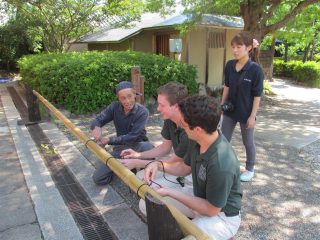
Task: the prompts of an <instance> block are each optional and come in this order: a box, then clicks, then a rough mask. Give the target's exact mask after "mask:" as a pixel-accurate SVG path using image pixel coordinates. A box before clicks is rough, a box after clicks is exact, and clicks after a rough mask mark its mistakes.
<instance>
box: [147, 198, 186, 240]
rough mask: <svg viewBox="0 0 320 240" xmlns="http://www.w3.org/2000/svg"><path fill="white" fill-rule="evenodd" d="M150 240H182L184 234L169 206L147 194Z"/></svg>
mask: <svg viewBox="0 0 320 240" xmlns="http://www.w3.org/2000/svg"><path fill="white" fill-rule="evenodd" d="M145 201H146V210H147V222H148V233H149V240H178V239H179V240H180V239H182V238H183V233H182V231H181V229H180V227H179V225H178V223H177V221H176V220H175V219H174V218H173V216H172V214H171V212H170V210H169V209H168V208H167V206H166V205H165V204H164V203H163V202H161V201H159V200H157V199H155V198H154V197H152V195H151V194H149V193H147V194H146V196H145Z"/></svg>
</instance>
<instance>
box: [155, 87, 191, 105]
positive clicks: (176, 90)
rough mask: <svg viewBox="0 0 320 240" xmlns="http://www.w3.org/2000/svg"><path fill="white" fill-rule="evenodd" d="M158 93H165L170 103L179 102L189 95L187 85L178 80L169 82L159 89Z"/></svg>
mask: <svg viewBox="0 0 320 240" xmlns="http://www.w3.org/2000/svg"><path fill="white" fill-rule="evenodd" d="M157 93H158V95H165V96H166V97H167V98H168V101H169V103H170V105H173V104H176V103H179V102H180V101H181V100H182V99H184V98H185V97H187V96H188V89H187V87H186V86H185V85H183V84H182V83H178V82H169V83H167V84H165V85H163V86H161V87H159V88H158V90H157Z"/></svg>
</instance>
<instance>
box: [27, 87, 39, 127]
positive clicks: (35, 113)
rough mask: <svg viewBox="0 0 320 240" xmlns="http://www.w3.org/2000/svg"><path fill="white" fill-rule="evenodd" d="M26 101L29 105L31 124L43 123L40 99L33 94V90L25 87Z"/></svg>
mask: <svg viewBox="0 0 320 240" xmlns="http://www.w3.org/2000/svg"><path fill="white" fill-rule="evenodd" d="M25 89H26V100H27V105H28V120H29V124H30V123H37V122H40V121H41V115H40V108H39V102H38V98H37V97H36V96H35V95H34V94H33V92H32V88H31V87H29V86H25Z"/></svg>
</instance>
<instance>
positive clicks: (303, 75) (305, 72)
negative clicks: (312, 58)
mask: <svg viewBox="0 0 320 240" xmlns="http://www.w3.org/2000/svg"><path fill="white" fill-rule="evenodd" d="M292 75H293V78H294V79H295V80H297V81H298V82H301V83H306V84H307V85H308V86H316V85H317V84H316V82H317V81H319V80H320V66H319V64H317V63H316V62H305V63H304V64H298V65H296V67H295V68H294V70H293V73H292Z"/></svg>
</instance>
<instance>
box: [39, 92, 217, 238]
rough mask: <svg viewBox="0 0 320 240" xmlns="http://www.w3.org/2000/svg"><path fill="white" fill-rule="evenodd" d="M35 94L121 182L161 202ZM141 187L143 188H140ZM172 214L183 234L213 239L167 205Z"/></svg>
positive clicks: (146, 186) (133, 175) (154, 193)
mask: <svg viewBox="0 0 320 240" xmlns="http://www.w3.org/2000/svg"><path fill="white" fill-rule="evenodd" d="M33 94H34V95H35V96H37V98H38V99H39V100H40V101H41V102H42V103H43V104H44V105H45V106H46V107H47V108H48V109H49V110H50V111H51V112H52V113H54V115H55V116H56V117H57V118H58V119H59V120H61V121H62V122H63V123H64V124H65V126H66V127H67V128H68V129H69V130H70V131H71V132H72V133H73V134H74V135H75V136H76V137H78V138H79V140H80V141H81V142H83V143H85V144H86V146H87V147H88V149H90V150H91V151H92V152H93V153H94V154H95V155H96V156H97V157H98V158H99V159H100V160H101V161H102V162H104V163H107V165H108V167H110V168H111V170H112V171H113V172H114V173H115V174H116V175H117V176H118V177H120V178H121V180H122V181H123V182H124V183H125V184H127V185H128V186H129V187H130V188H131V189H132V191H134V192H137V190H138V188H140V189H139V192H138V194H139V196H140V197H141V198H143V199H144V198H145V193H147V192H148V193H150V194H151V195H152V196H153V197H154V198H156V199H159V200H160V201H161V199H162V197H161V196H160V195H159V194H157V193H156V192H155V191H154V190H153V189H152V188H150V187H149V186H148V185H143V186H142V184H143V182H142V181H140V180H139V179H138V178H137V177H136V176H135V174H133V173H132V172H131V171H130V170H129V169H128V168H126V167H125V166H123V165H122V164H121V163H120V162H119V161H118V160H117V159H115V158H114V157H112V156H111V155H110V154H109V153H108V152H107V151H105V150H104V149H103V148H101V147H100V146H99V145H98V144H96V143H95V142H94V141H92V140H91V139H90V138H88V137H87V136H86V135H85V134H84V133H82V132H81V130H80V129H79V128H77V127H76V126H75V125H74V124H73V123H72V122H71V121H70V120H69V119H68V118H66V117H65V116H64V115H63V114H62V113H61V112H60V111H59V110H58V109H56V108H55V107H54V106H53V105H52V104H51V103H50V102H48V101H47V100H46V99H45V98H44V97H43V96H41V95H40V94H39V93H38V92H36V91H35V90H33ZM140 186H141V187H140ZM165 205H166V206H167V207H168V208H169V210H170V211H171V213H172V216H173V217H174V218H175V219H176V221H177V222H178V224H179V226H180V228H181V230H182V232H183V233H184V235H185V236H187V235H192V236H194V237H195V238H196V239H198V240H205V239H211V238H209V236H208V235H207V234H205V233H204V232H203V231H202V230H201V229H200V228H198V227H197V226H196V225H194V224H193V223H192V222H191V221H190V220H189V219H188V218H187V217H186V216H184V215H183V214H182V213H181V212H179V211H178V210H177V209H176V208H175V207H173V206H172V205H170V204H167V203H165Z"/></svg>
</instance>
